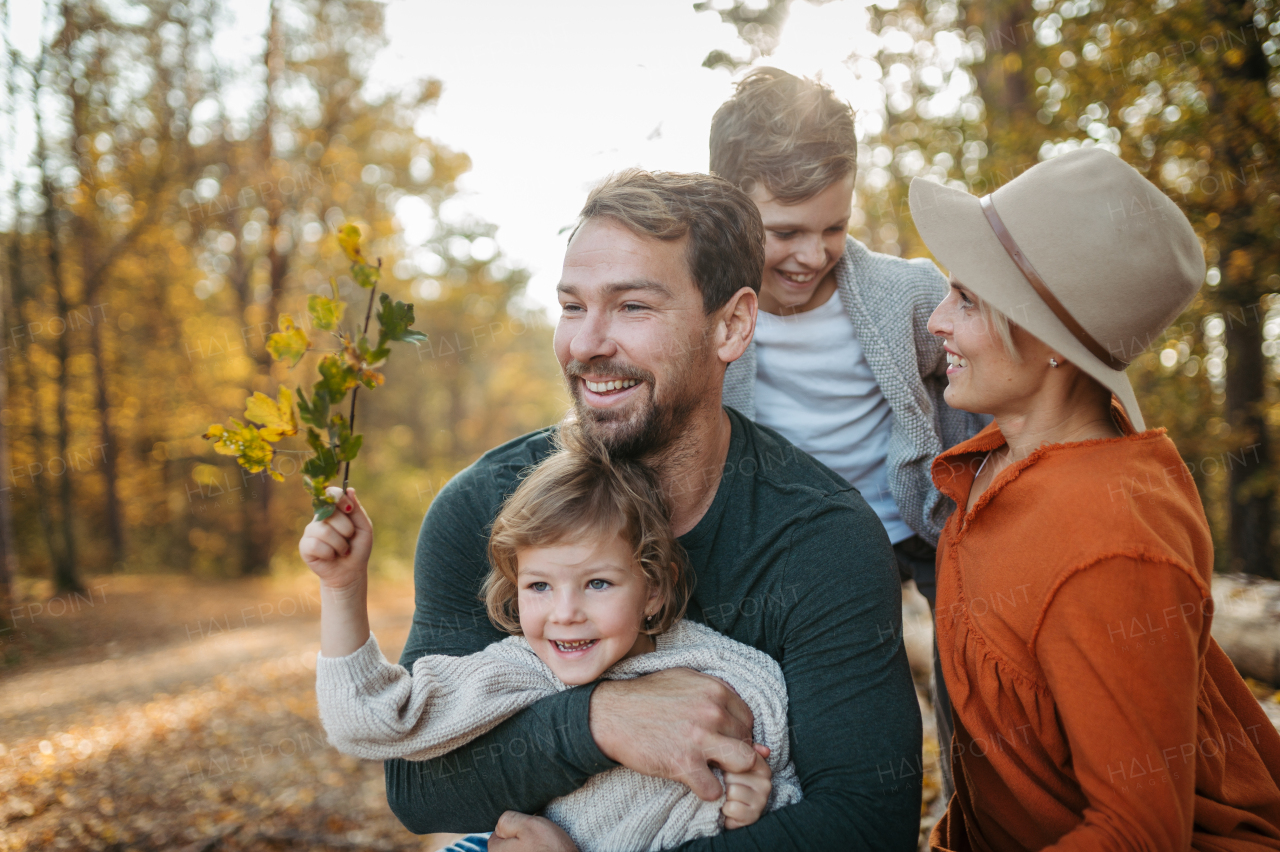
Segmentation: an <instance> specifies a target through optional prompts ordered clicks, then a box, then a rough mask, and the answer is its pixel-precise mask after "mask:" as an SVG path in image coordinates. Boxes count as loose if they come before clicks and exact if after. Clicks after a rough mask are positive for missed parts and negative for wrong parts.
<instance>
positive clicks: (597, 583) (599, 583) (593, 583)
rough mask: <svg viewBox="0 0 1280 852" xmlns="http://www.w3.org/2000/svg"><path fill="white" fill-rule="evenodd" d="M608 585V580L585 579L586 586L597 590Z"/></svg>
mask: <svg viewBox="0 0 1280 852" xmlns="http://www.w3.org/2000/svg"><path fill="white" fill-rule="evenodd" d="M609 585H610V583H609V581H608V580H588V581H587V588H588V589H594V590H595V591H597V592H598V591H600V590H601V589H607V588H609Z"/></svg>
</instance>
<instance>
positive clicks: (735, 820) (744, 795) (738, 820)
mask: <svg viewBox="0 0 1280 852" xmlns="http://www.w3.org/2000/svg"><path fill="white" fill-rule="evenodd" d="M755 748H756V762H755V765H754V766H752V767H751V769H749V770H748V771H746V772H726V773H725V774H724V789H725V793H726V796H725V800H724V805H723V806H722V807H721V808H720V813H722V814H724V827H725V828H726V829H730V828H742V827H743V826H746V825H751V824H752V823H753V822H755V821H756V820H758V819H760V815H761V814H762V813H764V808H765V805H767V804H769V793H770V791H772V790H773V770H772V769H770V768H769V763H768V761H766V760H765V758H766V757H768V756H769V747H768V746H764V745H760V744H759V743H756V746H755Z"/></svg>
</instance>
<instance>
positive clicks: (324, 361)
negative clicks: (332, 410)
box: [312, 354, 356, 405]
mask: <svg viewBox="0 0 1280 852" xmlns="http://www.w3.org/2000/svg"><path fill="white" fill-rule="evenodd" d="M355 386H356V371H355V370H353V369H352V368H351V365H350V364H349V363H347V360H346V359H345V358H343V357H341V356H339V355H337V354H332V355H326V356H324V357H323V358H321V359H320V381H318V382H316V383H315V386H314V387H313V388H312V390H313V391H314V392H315V394H316V395H317V396H319V394H320V393H321V391H323V392H324V393H325V395H326V396H328V398H329V404H330V405H337V404H338V403H339V402H342V398H343V397H344V396H346V395H347V391H348V390H349V389H351V388H353V387H355Z"/></svg>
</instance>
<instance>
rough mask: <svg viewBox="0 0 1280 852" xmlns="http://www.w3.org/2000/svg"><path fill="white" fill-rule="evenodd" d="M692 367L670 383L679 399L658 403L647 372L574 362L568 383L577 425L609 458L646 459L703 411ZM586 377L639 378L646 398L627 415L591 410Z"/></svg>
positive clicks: (604, 363)
mask: <svg viewBox="0 0 1280 852" xmlns="http://www.w3.org/2000/svg"><path fill="white" fill-rule="evenodd" d="M692 366H693V365H692V364H691V363H690V361H685V362H684V363H682V364H681V365H680V367H679V369H678V370H677V371H676V374H675V375H674V376H673V377H672V379H671V387H672V388H673V389H674V391H675V393H676V396H675V397H674V398H672V399H670V400H669V401H667V402H664V403H661V404H659V403H658V402H656V401H655V399H654V376H653V374H652V373H650V372H647V371H645V370H640V369H637V368H635V367H628V366H626V365H624V364H615V363H613V362H610V361H602V362H595V363H592V364H584V363H583V362H581V361H577V360H574V361H570V362H569V363H568V364H566V365H565V368H564V374H565V380H566V381H567V382H568V384H569V394H570V396H572V397H573V407H574V411H575V412H577V416H578V423H579V426H580V428H582V429H583V430H584V431H585V432H586V433H587V434H589V435H591V436H593V437H595V438H597V439H598V440H600V441H601V442H602V443H603V444H604V445H605V447H606V448H607V449H608V450H609V452H610V454H612V455H614V456H618V457H619V458H633V459H639V458H645V457H647V456H654V455H657V454H658V453H660V452H661V451H662V450H664V449H666V448H667V447H669V446H670V445H671V444H672V443H673V442H674V441H675V440H676V439H677V438H678V437H680V434H681V433H682V432H683V430H684V427H685V424H686V423H687V422H688V420H689V417H690V415H692V414H693V412H694V411H695V410H696V409H697V407H698V402H699V399H698V396H697V394H696V393H695V392H693V391H692V390H691V388H692V387H693V382H691V381H690V379H691V378H692V374H693V370H692V369H691V367H692ZM586 373H596V374H600V375H607V376H616V377H618V378H622V379H636V380H638V381H641V382H643V383H644V388H645V391H646V393H647V396H646V397H645V398H644V399H642V400H635V401H633V402H632V403H631V404H630V406H629V408H630V410H629V411H628V412H626V413H623V412H619V411H614V410H613V409H612V408H607V409H598V408H592V407H591V406H590V405H588V404H587V403H586V401H585V400H584V399H583V398H582V383H581V381H580V380H579V377H580V376H582V375H584V374H586Z"/></svg>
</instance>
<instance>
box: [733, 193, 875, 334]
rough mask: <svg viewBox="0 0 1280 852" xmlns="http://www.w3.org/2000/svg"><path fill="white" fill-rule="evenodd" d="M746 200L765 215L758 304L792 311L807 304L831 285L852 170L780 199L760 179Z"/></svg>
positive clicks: (819, 299) (819, 300) (849, 206)
mask: <svg viewBox="0 0 1280 852" xmlns="http://www.w3.org/2000/svg"><path fill="white" fill-rule="evenodd" d="M751 200H752V201H754V202H755V203H756V207H757V208H759V210H760V218H762V219H763V220H764V232H765V242H764V280H763V281H762V282H761V284H760V310H762V311H767V312H768V313H771V314H791V313H799V312H802V311H808V310H812V309H813V308H816V307H818V306H819V305H821V304H823V303H824V302H826V300H827V299H829V298H830V297H831V294H832V293H834V292H835V289H836V279H835V272H834V270H835V266H836V263H837V262H839V260H840V258H841V256H842V255H843V254H844V238H845V233H846V231H847V230H848V227H849V215H850V213H851V212H852V210H853V175H852V174H848V175H846V176H845V177H844V178H842V179H840V180H838V181H836V182H835V183H833V184H831V185H830V186H828V187H827V188H826V189H824V190H822V191H821V192H819V193H818V194H817V195H814V196H812V197H811V198H807V199H805V200H804V201H800V202H798V203H795V204H783V203H782V202H781V201H778V200H777V199H776V198H774V197H773V194H772V193H770V192H769V190H768V189H766V188H765V187H764V185H763V184H762V183H759V184H757V185H756V188H755V190H754V191H753V192H752V193H751Z"/></svg>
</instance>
